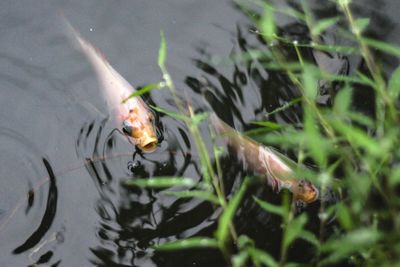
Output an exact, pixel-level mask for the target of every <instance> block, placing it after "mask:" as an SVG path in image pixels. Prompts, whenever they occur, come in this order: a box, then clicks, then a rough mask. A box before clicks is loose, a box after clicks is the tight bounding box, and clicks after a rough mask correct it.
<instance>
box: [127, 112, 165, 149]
mask: <svg viewBox="0 0 400 267" xmlns="http://www.w3.org/2000/svg"><path fill="white" fill-rule="evenodd" d="M154 121H155V118H154V114H153V113H152V112H151V111H148V110H147V111H146V112H142V114H139V112H138V109H131V110H130V111H129V115H128V116H127V117H126V118H125V119H124V120H123V121H122V129H123V131H124V133H125V134H126V135H128V136H129V137H131V138H132V139H133V141H134V143H135V145H136V146H137V147H138V148H139V149H140V150H142V151H143V152H146V153H150V152H153V151H154V150H156V148H157V144H158V138H157V134H156V129H155V123H154Z"/></svg>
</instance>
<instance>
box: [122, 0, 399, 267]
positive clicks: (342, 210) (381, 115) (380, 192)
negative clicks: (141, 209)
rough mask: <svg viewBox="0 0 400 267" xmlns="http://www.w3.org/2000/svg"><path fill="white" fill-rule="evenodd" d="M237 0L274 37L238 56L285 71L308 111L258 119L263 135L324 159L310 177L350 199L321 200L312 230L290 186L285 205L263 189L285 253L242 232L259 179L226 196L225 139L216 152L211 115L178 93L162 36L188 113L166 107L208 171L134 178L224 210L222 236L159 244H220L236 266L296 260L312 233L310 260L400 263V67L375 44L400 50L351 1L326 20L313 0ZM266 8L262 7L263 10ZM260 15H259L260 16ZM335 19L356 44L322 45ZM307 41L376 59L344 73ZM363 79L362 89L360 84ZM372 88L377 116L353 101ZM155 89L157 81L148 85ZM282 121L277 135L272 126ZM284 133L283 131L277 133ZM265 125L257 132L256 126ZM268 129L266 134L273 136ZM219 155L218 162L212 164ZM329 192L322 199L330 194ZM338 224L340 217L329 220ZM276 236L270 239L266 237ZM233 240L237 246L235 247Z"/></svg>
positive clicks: (341, 0) (167, 80) (162, 56)
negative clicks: (375, 35)
mask: <svg viewBox="0 0 400 267" xmlns="http://www.w3.org/2000/svg"><path fill="white" fill-rule="evenodd" d="M249 3H250V2H249V1H243V2H237V4H238V6H240V7H241V9H242V10H244V11H245V12H249V14H250V13H251V14H255V13H258V14H259V16H250V17H249V18H250V19H253V22H254V25H255V26H256V27H257V31H256V32H257V33H258V34H259V35H260V36H261V37H262V38H263V39H264V42H265V43H266V46H265V51H257V53H253V55H250V56H249V55H239V56H240V58H241V60H248V59H249V58H251V57H252V56H257V57H259V58H263V59H264V62H267V63H266V64H265V68H267V69H268V68H271V69H274V70H279V71H280V72H282V73H284V74H285V75H286V76H287V77H288V78H289V80H290V81H291V83H292V84H294V85H295V86H296V87H297V88H298V90H299V92H301V97H300V99H294V100H293V103H292V102H290V103H289V104H288V105H287V106H284V107H282V108H279V109H278V110H276V111H274V112H280V111H281V110H283V109H285V108H288V107H290V106H291V105H295V104H298V103H300V104H301V107H302V110H303V127H302V128H300V129H299V127H280V126H279V125H276V124H274V123H271V122H266V121H264V122H263V121H260V122H255V123H256V124H257V125H258V126H259V127H260V128H259V129H263V128H265V130H266V131H259V132H263V134H262V135H259V136H258V140H261V141H262V142H264V143H265V144H274V145H279V146H280V147H283V148H291V149H292V150H297V151H299V160H298V163H299V164H302V163H303V161H304V159H308V160H310V161H312V162H314V163H315V165H316V166H317V168H315V169H313V170H308V171H307V172H306V173H302V175H303V176H304V175H306V177H307V179H309V180H312V181H313V182H314V183H315V184H317V185H318V186H319V188H320V189H321V195H322V196H325V195H326V194H327V193H328V189H330V188H338V190H339V191H340V192H342V194H341V196H342V197H341V199H340V200H339V201H338V202H337V203H335V204H333V205H331V206H329V207H328V206H326V205H325V202H324V201H323V199H322V201H321V205H320V209H319V231H318V232H316V233H313V232H310V231H308V230H306V229H305V225H306V224H307V221H308V217H307V214H306V213H300V214H297V215H296V214H295V212H294V209H293V206H292V205H291V204H290V195H289V194H287V192H284V193H283V194H282V198H283V200H282V204H281V205H273V204H271V203H268V202H266V201H264V200H262V199H259V198H257V197H254V198H253V201H254V202H255V203H257V204H258V205H259V206H260V207H261V208H263V209H264V210H265V211H267V212H269V213H272V214H275V215H278V216H280V217H281V218H282V222H283V224H282V241H281V244H280V256H279V257H275V258H274V257H273V256H271V255H270V254H269V252H268V251H264V250H261V249H259V248H257V247H256V246H255V243H254V242H253V240H251V239H250V238H249V237H246V236H244V235H240V233H238V232H237V231H236V229H235V225H234V217H235V213H236V211H237V208H238V207H239V205H240V202H241V201H242V199H243V197H244V195H245V193H246V191H247V189H248V188H249V186H250V185H251V183H260V181H258V180H257V179H255V178H253V177H245V178H244V179H243V182H242V185H241V187H240V189H239V190H238V191H237V192H235V193H234V194H231V195H230V196H227V195H226V193H225V189H224V184H223V182H222V177H221V176H222V173H221V170H220V167H219V163H218V157H219V155H220V153H219V151H218V149H217V147H214V149H213V150H212V151H209V150H208V149H207V147H206V145H205V143H204V140H203V137H202V136H201V134H200V131H199V129H198V127H199V124H200V123H202V122H203V121H204V120H206V119H207V113H200V114H194V113H193V111H192V109H191V107H190V106H185V105H186V104H185V103H182V101H181V100H180V99H179V98H178V97H177V93H176V88H175V86H174V83H173V80H172V78H171V76H170V74H169V73H168V71H167V68H166V66H165V61H166V55H167V52H166V51H167V50H166V44H165V40H164V38H163V36H162V41H161V47H160V52H159V66H160V68H161V71H162V73H163V81H162V82H161V83H160V84H161V85H163V86H165V87H167V88H169V89H170V91H171V93H172V95H173V96H174V99H175V103H176V105H177V107H178V110H179V113H172V112H169V111H166V110H163V109H161V108H157V110H158V111H159V112H164V113H166V114H167V115H170V116H172V117H174V118H176V119H180V120H183V121H184V122H185V123H186V125H187V127H188V129H189V130H190V132H191V134H192V135H193V139H194V141H195V144H196V148H197V151H198V154H199V155H200V166H201V169H202V173H203V175H204V177H203V180H202V182H201V183H199V184H194V183H193V182H191V180H190V178H179V179H177V178H176V177H160V178H157V177H155V178H152V179H151V180H147V181H146V180H133V181H129V182H127V183H128V184H130V185H136V186H149V187H170V186H174V185H176V186H180V188H182V187H187V190H186V189H182V190H180V191H178V192H176V191H175V192H168V191H167V192H166V194H172V195H174V196H176V197H193V198H201V199H203V200H205V201H210V202H211V203H212V204H213V205H214V207H215V208H217V207H219V208H221V209H222V212H221V215H220V216H219V222H218V227H217V230H216V232H215V235H214V236H207V237H195V238H189V239H182V240H178V241H175V242H171V243H166V244H162V245H159V246H157V247H156V249H158V250H177V249H188V248H204V247H207V248H212V249H218V250H220V251H221V253H222V254H223V256H224V257H225V259H226V261H227V265H228V266H229V265H231V266H235V267H239V266H249V265H253V266H297V264H296V263H290V262H288V259H289V258H290V253H291V245H292V244H293V242H295V241H296V240H297V239H303V240H306V241H307V242H308V243H309V244H310V246H312V248H313V250H314V252H315V253H314V257H313V259H311V260H310V262H309V263H308V264H306V265H315V266H332V265H335V264H336V265H342V264H350V265H355V266H395V265H398V264H400V256H399V255H400V242H399V241H400V214H399V210H400V196H399V185H400V165H399V159H400V150H399V149H398V148H399V147H398V146H399V137H400V127H398V126H399V122H400V113H399V111H398V107H399V94H400V68H397V69H396V70H394V71H393V73H392V74H391V75H390V77H386V76H385V75H384V74H383V72H382V68H381V66H380V65H379V64H378V63H377V62H378V60H377V59H376V57H375V52H374V51H379V52H381V53H386V54H389V55H392V56H394V57H399V56H400V48H399V47H397V46H395V45H391V44H387V43H385V42H382V41H379V40H374V39H371V38H369V37H366V36H365V35H364V33H365V32H366V30H367V29H368V24H369V19H368V18H356V17H355V16H354V15H353V13H352V11H351V1H350V0H337V1H336V5H337V7H338V9H339V10H340V11H341V15H339V16H335V17H332V18H324V19H320V20H317V19H316V18H315V17H314V15H313V13H312V11H311V9H310V7H309V6H308V2H307V1H300V5H299V7H300V8H296V9H295V8H286V9H284V10H281V9H279V8H278V7H275V6H273V5H271V4H268V3H266V2H262V1H260V2H258V1H252V2H251V5H250V4H249ZM260 10H262V11H261V12H260ZM278 13H284V15H286V16H291V17H294V18H295V19H297V20H298V21H299V22H302V23H304V24H305V25H306V26H307V27H308V31H309V35H310V40H311V41H310V42H308V43H299V42H298V41H296V40H290V39H287V38H285V37H282V36H280V35H279V30H278V28H279V27H278V26H277V23H276V20H275V16H276V14H278ZM254 18H257V19H254ZM332 27H334V28H335V29H337V31H338V32H339V33H340V34H341V35H342V38H347V39H349V40H350V41H351V43H352V44H353V46H335V45H326V44H324V43H322V41H321V38H320V35H321V34H324V32H325V31H326V30H328V29H330V28H332ZM281 45H285V46H286V47H287V46H291V47H292V49H293V50H294V51H295V53H296V55H297V60H295V61H294V62H293V61H290V60H289V59H287V58H286V57H285V56H284V53H282V50H281ZM302 48H306V49H313V50H315V51H324V52H332V53H337V52H338V53H345V54H359V56H360V57H361V58H362V60H363V62H365V65H366V66H367V68H366V71H364V72H361V71H358V72H356V73H355V74H353V75H351V76H343V75H337V74H334V73H329V72H327V71H325V70H324V69H323V68H321V67H320V66H318V65H316V64H315V63H314V62H309V61H307V59H306V57H304V55H303V54H302V51H303V50H302ZM321 80H324V81H327V82H328V83H332V82H340V84H341V88H340V90H338V91H337V92H336V91H333V90H332V91H330V94H331V95H330V97H331V103H332V105H325V106H320V105H318V104H317V102H316V99H317V96H318V93H319V87H318V81H321ZM360 85H362V86H363V87H361V86H360ZM365 87H367V88H369V89H370V90H373V92H374V95H375V98H374V99H375V102H374V115H373V116H368V115H366V114H364V113H362V112H360V111H358V110H357V109H355V108H354V105H353V103H354V102H355V99H354V97H353V95H354V93H355V92H356V90H364V89H365ZM148 89H150V88H148ZM271 126H273V130H274V132H273V133H269V132H270V130H271ZM277 131H278V132H279V134H276V132H277ZM256 133H257V132H255V134H256ZM265 133H266V134H265ZM211 154H213V155H212V157H213V158H215V159H216V161H217V162H216V164H213V163H212V162H211ZM322 198H323V197H322ZM332 218H334V219H333V220H334V221H335V222H334V223H336V224H337V226H338V227H337V229H336V231H334V232H330V233H325V227H326V224H327V223H328V220H332ZM330 223H332V222H330ZM266 242H268V240H266ZM232 244H233V245H234V247H235V248H234V249H232Z"/></svg>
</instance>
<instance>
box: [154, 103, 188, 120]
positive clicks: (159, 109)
mask: <svg viewBox="0 0 400 267" xmlns="http://www.w3.org/2000/svg"><path fill="white" fill-rule="evenodd" d="M150 107H151V108H152V109H154V110H155V111H157V112H160V113H164V114H165V115H168V116H170V117H171V118H174V119H177V120H182V121H184V122H187V121H189V120H190V117H188V116H185V115H182V114H179V113H176V112H173V111H168V110H166V109H163V108H161V107H156V106H153V105H150Z"/></svg>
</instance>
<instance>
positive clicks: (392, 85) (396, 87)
mask: <svg viewBox="0 0 400 267" xmlns="http://www.w3.org/2000/svg"><path fill="white" fill-rule="evenodd" d="M388 90H389V94H390V96H391V97H393V98H397V97H398V96H399V93H400V66H398V67H397V68H396V69H395V70H394V71H393V73H392V76H391V77H390V80H389V84H388Z"/></svg>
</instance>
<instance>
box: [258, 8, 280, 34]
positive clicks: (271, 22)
mask: <svg viewBox="0 0 400 267" xmlns="http://www.w3.org/2000/svg"><path fill="white" fill-rule="evenodd" d="M260 29H261V32H262V33H263V36H265V39H266V40H267V41H272V40H273V39H274V37H275V35H276V34H275V32H276V25H275V17H274V11H273V9H272V8H271V7H270V6H268V5H265V6H264V14H263V16H262V18H261V21H260Z"/></svg>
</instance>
